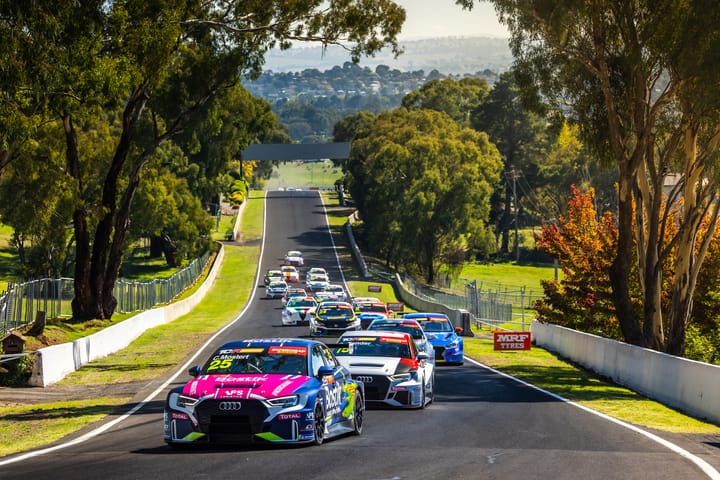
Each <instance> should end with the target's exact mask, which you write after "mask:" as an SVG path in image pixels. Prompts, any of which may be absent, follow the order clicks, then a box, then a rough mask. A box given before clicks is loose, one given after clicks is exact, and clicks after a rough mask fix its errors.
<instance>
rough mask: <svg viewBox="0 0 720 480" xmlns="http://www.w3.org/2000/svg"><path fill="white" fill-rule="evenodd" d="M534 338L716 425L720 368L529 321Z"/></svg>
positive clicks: (719, 408) (719, 415) (719, 410)
mask: <svg viewBox="0 0 720 480" xmlns="http://www.w3.org/2000/svg"><path fill="white" fill-rule="evenodd" d="M532 335H533V341H534V342H535V344H536V345H538V346H540V347H543V348H545V349H547V350H550V351H553V352H555V353H557V354H558V355H560V356H562V357H563V358H567V359H568V360H571V361H573V362H575V363H578V364H580V365H582V366H583V367H585V368H587V369H588V370H592V371H593V372H595V373H597V374H599V375H603V376H605V377H608V378H610V379H612V381H613V382H615V383H617V384H619V385H623V386H625V387H627V388H630V389H631V390H634V391H636V392H638V393H641V394H643V395H645V396H647V397H648V398H652V399H654V400H657V401H659V402H661V403H663V404H664V405H667V406H669V407H672V408H675V409H677V410H680V411H683V412H685V413H688V414H690V415H693V416H695V417H699V418H705V419H707V420H709V421H711V422H713V423H717V424H720V366H717V365H710V364H707V363H701V362H695V361H693V360H687V359H685V358H680V357H675V356H672V355H667V354H665V353H660V352H656V351H654V350H649V349H646V348H641V347H636V346H634V345H629V344H627V343H623V342H618V341H615V340H610V339H608V338H603V337H598V336H595V335H590V334H588V333H583V332H578V331H576V330H571V329H569V328H564V327H559V326H557V325H551V324H547V323H541V322H538V321H533V324H532Z"/></svg>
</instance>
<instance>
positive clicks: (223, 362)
mask: <svg viewBox="0 0 720 480" xmlns="http://www.w3.org/2000/svg"><path fill="white" fill-rule="evenodd" d="M231 365H232V359H230V358H223V359H216V360H213V361H212V362H210V366H208V368H207V371H208V372H212V371H213V370H217V369H218V368H221V369H226V368H230V366H231Z"/></svg>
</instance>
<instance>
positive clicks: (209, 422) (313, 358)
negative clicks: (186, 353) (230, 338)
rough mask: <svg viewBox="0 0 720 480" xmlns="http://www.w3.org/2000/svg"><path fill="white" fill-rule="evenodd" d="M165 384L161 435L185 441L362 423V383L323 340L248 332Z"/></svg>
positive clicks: (300, 439) (275, 435) (312, 433)
mask: <svg viewBox="0 0 720 480" xmlns="http://www.w3.org/2000/svg"><path fill="white" fill-rule="evenodd" d="M189 373H190V375H192V376H193V379H192V380H190V381H189V382H188V383H186V384H185V385H184V386H182V387H177V388H175V389H173V390H172V391H170V393H169V394H168V397H167V400H166V403H165V412H164V420H163V423H164V436H165V442H166V443H168V444H169V445H170V446H182V445H188V444H202V443H218V444H248V443H315V444H317V445H320V444H321V443H323V441H324V440H325V439H327V438H331V437H335V436H337V435H341V434H346V433H350V434H355V435H359V434H360V433H362V429H363V416H364V412H365V395H364V389H363V384H362V382H359V381H355V380H352V379H351V377H350V372H349V371H348V370H347V369H346V368H345V367H343V366H342V365H341V364H340V363H339V362H338V361H337V359H336V358H335V356H334V354H333V353H332V352H331V351H330V349H329V348H328V347H327V346H326V345H325V344H323V343H321V342H318V341H314V340H304V339H296V338H295V339H293V338H290V339H288V338H269V339H252V340H242V341H235V342H230V343H226V344H224V345H222V346H221V347H220V348H218V349H217V350H216V351H215V352H214V353H213V354H212V355H211V356H210V358H209V359H208V360H207V362H206V363H205V365H204V366H203V367H202V368H200V367H197V366H196V367H192V368H191V369H190V372H189Z"/></svg>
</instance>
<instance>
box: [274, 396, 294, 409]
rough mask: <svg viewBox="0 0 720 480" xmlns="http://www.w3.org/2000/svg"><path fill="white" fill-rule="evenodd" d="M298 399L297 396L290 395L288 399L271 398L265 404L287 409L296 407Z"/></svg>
mask: <svg viewBox="0 0 720 480" xmlns="http://www.w3.org/2000/svg"><path fill="white" fill-rule="evenodd" d="M299 399H300V397H299V396H298V395H291V396H289V397H278V398H271V399H269V400H268V401H267V402H268V403H269V404H270V405H272V406H273V407H281V408H288V407H294V406H295V405H297V404H298V400H299Z"/></svg>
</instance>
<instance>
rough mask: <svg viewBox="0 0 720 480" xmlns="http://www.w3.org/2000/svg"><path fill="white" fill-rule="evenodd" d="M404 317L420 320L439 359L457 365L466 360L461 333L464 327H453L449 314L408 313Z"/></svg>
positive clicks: (436, 357)
mask: <svg viewBox="0 0 720 480" xmlns="http://www.w3.org/2000/svg"><path fill="white" fill-rule="evenodd" d="M403 318H409V319H413V320H417V321H418V323H419V324H420V326H421V327H422V328H423V330H425V334H426V335H427V337H428V339H429V340H430V343H432V345H433V348H434V349H435V359H436V360H437V361H441V360H444V361H445V362H447V363H449V364H450V363H452V364H455V365H462V364H463V362H464V361H465V359H464V358H463V355H464V349H463V339H462V337H461V336H460V335H459V333H461V332H462V328H461V327H453V324H452V322H451V321H450V319H449V318H448V316H447V315H445V314H443V313H422V312H421V313H406V314H405V315H403Z"/></svg>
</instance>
